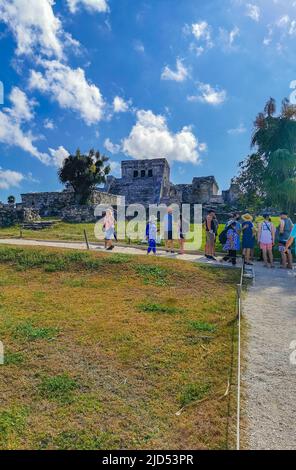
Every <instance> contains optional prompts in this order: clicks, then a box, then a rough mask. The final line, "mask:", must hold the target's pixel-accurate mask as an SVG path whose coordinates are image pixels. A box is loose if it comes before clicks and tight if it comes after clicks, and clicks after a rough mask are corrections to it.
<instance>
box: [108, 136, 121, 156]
mask: <svg viewBox="0 0 296 470" xmlns="http://www.w3.org/2000/svg"><path fill="white" fill-rule="evenodd" d="M104 147H105V149H106V150H107V151H108V152H110V153H112V154H116V153H119V152H120V150H121V145H119V144H113V142H112V141H111V140H110V139H109V137H108V138H107V139H106V140H105V142H104Z"/></svg>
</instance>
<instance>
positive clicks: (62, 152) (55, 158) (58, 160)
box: [49, 145, 70, 168]
mask: <svg viewBox="0 0 296 470" xmlns="http://www.w3.org/2000/svg"><path fill="white" fill-rule="evenodd" d="M49 152H50V155H51V157H52V160H51V162H52V164H53V165H54V166H57V167H58V168H60V167H61V166H62V164H63V162H64V160H65V158H67V157H69V155H70V152H68V150H66V149H65V148H64V147H63V146H62V145H61V146H60V147H59V148H57V149H56V150H55V149H51V148H50V149H49Z"/></svg>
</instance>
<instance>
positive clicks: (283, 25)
mask: <svg viewBox="0 0 296 470" xmlns="http://www.w3.org/2000/svg"><path fill="white" fill-rule="evenodd" d="M295 42H296V1H294V0H250V2H248V1H242V0H207V2H205V1H201V0H137V1H135V0H60V1H56V2H54V1H52V0H0V57H1V68H0V80H1V81H2V82H3V84H4V104H2V105H0V150H1V151H0V200H2V201H5V200H6V198H7V196H8V195H10V194H15V195H16V196H17V197H18V196H19V194H20V193H22V192H28V191H50V190H57V189H59V188H60V184H59V182H58V179H57V170H58V167H59V166H60V164H61V162H62V161H63V158H65V156H66V155H67V154H68V153H70V152H74V151H75V150H76V148H78V147H79V148H80V149H81V150H82V151H87V150H89V149H90V148H91V147H94V148H96V149H99V150H100V151H102V152H104V153H105V154H107V155H108V156H110V158H111V161H112V168H113V174H114V175H115V176H119V174H120V166H119V163H120V161H121V160H123V159H129V158H145V157H146V158H156V157H163V156H164V157H166V158H168V160H169V162H170V164H171V179H172V181H173V182H176V183H182V182H190V181H191V180H192V178H193V177H194V176H206V175H215V176H216V178H217V181H218V183H219V186H220V189H226V188H227V187H228V186H229V183H230V179H231V178H232V177H233V176H234V175H235V174H236V173H237V171H238V163H239V161H241V160H242V159H243V158H244V157H245V156H246V155H247V154H248V153H249V152H250V136H251V132H252V122H253V120H254V118H255V116H256V114H257V113H258V112H259V111H260V110H261V109H262V108H263V107H264V104H265V102H266V100H267V99H268V98H269V97H270V96H273V97H274V98H276V99H277V101H278V104H280V101H281V100H282V98H284V97H289V95H290V93H291V92H292V90H291V89H290V83H291V82H292V81H293V80H296V70H295V50H296V49H295Z"/></svg>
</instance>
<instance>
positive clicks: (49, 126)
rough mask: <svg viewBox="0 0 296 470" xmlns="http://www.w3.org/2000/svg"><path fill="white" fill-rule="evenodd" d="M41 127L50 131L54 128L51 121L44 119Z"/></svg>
mask: <svg viewBox="0 0 296 470" xmlns="http://www.w3.org/2000/svg"><path fill="white" fill-rule="evenodd" d="M43 126H44V128H45V129H50V130H52V129H54V128H55V125H54V123H53V121H52V120H51V119H44V121H43Z"/></svg>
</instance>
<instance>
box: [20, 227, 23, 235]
mask: <svg viewBox="0 0 296 470" xmlns="http://www.w3.org/2000/svg"><path fill="white" fill-rule="evenodd" d="M20 238H23V230H22V226H21V225H20Z"/></svg>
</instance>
